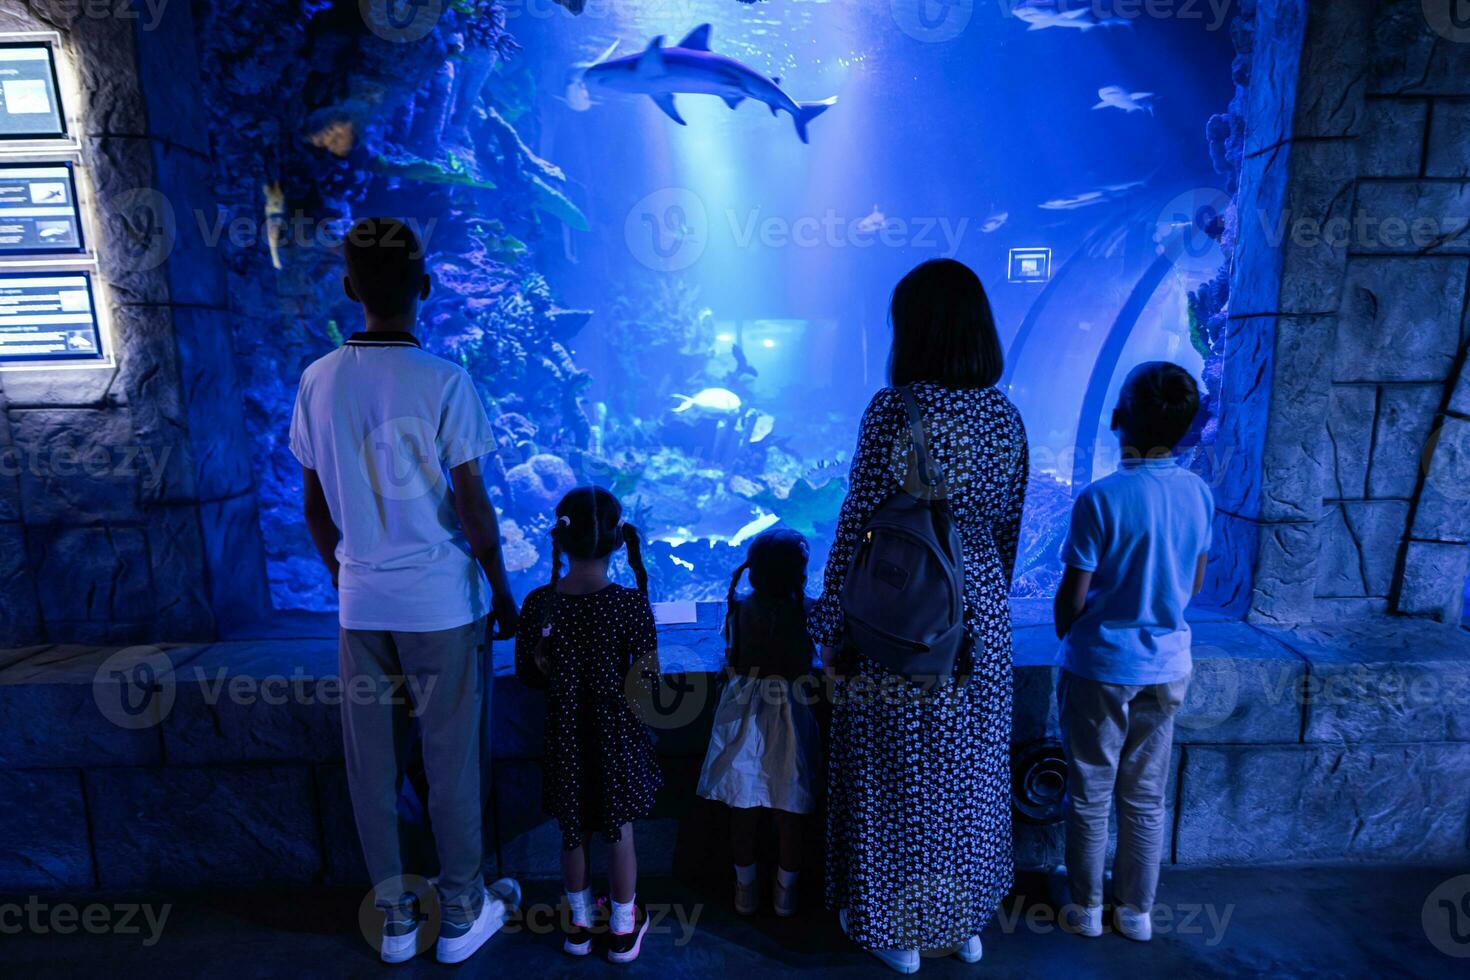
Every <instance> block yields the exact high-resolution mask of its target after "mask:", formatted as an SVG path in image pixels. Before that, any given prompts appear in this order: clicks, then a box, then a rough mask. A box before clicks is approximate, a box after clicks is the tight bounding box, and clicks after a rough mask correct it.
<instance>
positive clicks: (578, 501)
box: [551, 486, 648, 592]
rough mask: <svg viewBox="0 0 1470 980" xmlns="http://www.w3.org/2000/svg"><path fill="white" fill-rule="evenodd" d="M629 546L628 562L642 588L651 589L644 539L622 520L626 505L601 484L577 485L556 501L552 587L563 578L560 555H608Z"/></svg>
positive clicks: (639, 586) (601, 556)
mask: <svg viewBox="0 0 1470 980" xmlns="http://www.w3.org/2000/svg"><path fill="white" fill-rule="evenodd" d="M623 545H627V546H628V566H629V567H630V568H632V569H633V577H634V578H635V579H637V581H638V588H639V590H640V591H642V592H647V591H648V570H647V569H646V568H644V566H643V542H642V539H641V538H639V536H638V529H637V528H636V527H634V526H633V525H631V524H624V523H623V505H622V504H620V503H619V502H618V498H617V497H614V496H613V495H612V494H611V493H609V492H608V491H606V490H604V489H603V488H602V487H593V486H586V487H577V488H576V489H574V490H571V491H570V492H568V493H567V495H566V496H565V497H563V498H561V503H559V504H557V505H556V524H555V526H553V527H552V529H551V587H552V588H553V589H554V588H556V584H557V582H559V581H560V580H561V558H562V555H568V556H569V557H572V558H577V559H581V560H584V561H590V560H593V559H597V558H606V557H607V556H608V555H611V554H612V553H613V552H614V551H617V550H618V548H620V547H622V546H623Z"/></svg>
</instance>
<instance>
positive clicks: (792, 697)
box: [699, 596, 822, 813]
mask: <svg viewBox="0 0 1470 980" xmlns="http://www.w3.org/2000/svg"><path fill="white" fill-rule="evenodd" d="M762 607H767V608H762ZM768 607H769V603H766V602H763V601H762V600H760V599H759V598H758V597H757V596H747V597H745V598H743V599H740V600H737V602H736V608H735V609H734V610H732V615H731V616H730V618H729V620H728V621H727V644H728V646H729V650H728V651H727V656H728V658H729V663H730V665H731V669H730V671H729V678H728V680H727V681H726V684H725V689H724V690H723V691H722V692H721V694H720V701H719V704H718V705H717V706H716V708H715V720H714V725H713V727H712V728H711V729H710V739H709V749H708V751H707V752H706V753H705V756H704V769H703V770H702V771H701V772H700V775H699V795H700V796H702V797H704V798H705V799H709V800H717V801H719V802H721V803H724V804H727V805H729V806H732V807H741V808H745V807H757V806H760V807H769V808H771V809H773V810H785V811H787V812H789V813H811V812H812V811H814V810H815V809H816V800H817V797H816V793H817V786H818V785H819V782H818V780H819V777H820V773H821V766H822V761H821V758H822V739H821V733H820V731H819V730H818V728H817V719H816V716H815V715H814V714H813V712H812V704H813V703H814V702H815V701H816V699H817V698H818V697H819V696H820V694H821V688H820V685H819V684H817V683H816V678H815V673H814V671H813V670H812V652H813V651H812V645H811V642H810V640H808V639H807V637H806V636H805V634H804V632H803V633H799V634H796V636H794V637H791V638H790V639H789V641H788V640H787V639H786V638H783V640H782V641H778V642H762V640H763V639H765V636H764V635H763V634H764V633H765V630H763V629H760V628H752V625H753V623H759V624H762V625H764V626H767V627H769V626H770V625H771V620H772V618H774V620H775V621H776V622H777V623H781V622H782V621H785V620H789V622H790V623H791V624H794V625H796V626H797V627H800V625H801V611H800V610H799V609H794V610H793V612H795V613H796V615H793V616H789V617H788V616H781V615H780V613H779V611H777V613H776V615H775V616H774V617H771V616H768V615H765V614H766V613H769V612H770V610H769V608H768ZM730 624H733V626H732V625H730ZM741 624H743V625H741ZM782 632H783V633H784V632H785V631H782ZM732 634H733V637H734V639H731V638H730V637H731V635H732Z"/></svg>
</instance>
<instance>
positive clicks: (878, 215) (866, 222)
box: [857, 204, 888, 235]
mask: <svg viewBox="0 0 1470 980" xmlns="http://www.w3.org/2000/svg"><path fill="white" fill-rule="evenodd" d="M887 227H888V215H886V214H884V213H883V212H882V211H879V210H878V205H876V204H875V205H873V213H872V214H870V215H868V216H867V217H866V218H864V219H863V220H861V221H859V222H858V223H857V230H858V231H860V232H863V233H864V234H869V235H871V234H874V233H876V232H880V231H882V230H883V229H884V228H887Z"/></svg>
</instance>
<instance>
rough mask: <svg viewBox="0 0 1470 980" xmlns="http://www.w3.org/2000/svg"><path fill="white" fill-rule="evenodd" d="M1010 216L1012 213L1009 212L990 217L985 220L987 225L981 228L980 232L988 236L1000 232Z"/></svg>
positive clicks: (998, 212) (996, 213)
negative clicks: (993, 232)
mask: <svg viewBox="0 0 1470 980" xmlns="http://www.w3.org/2000/svg"><path fill="white" fill-rule="evenodd" d="M1010 216H1011V213H1010V212H1009V211H997V212H995V213H994V214H992V215H991V216H990V217H988V218H986V219H985V223H984V224H982V225H981V226H980V231H981V232H983V233H984V234H987V235H988V234H990V233H991V232H992V231H996V230H998V229H999V228H1000V226H1001V225H1003V224H1005V223H1006V221H1007V219H1009V218H1010Z"/></svg>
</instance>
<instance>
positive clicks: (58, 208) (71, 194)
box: [0, 163, 82, 255]
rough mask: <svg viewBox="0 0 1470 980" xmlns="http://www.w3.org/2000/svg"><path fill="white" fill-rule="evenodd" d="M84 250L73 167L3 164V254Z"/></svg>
mask: <svg viewBox="0 0 1470 980" xmlns="http://www.w3.org/2000/svg"><path fill="white" fill-rule="evenodd" d="M81 250H82V216H81V212H80V211H79V210H78V208H77V187H76V181H75V180H73V179H72V169H71V167H70V166H69V165H67V164H64V163H58V164H44V165H30V164H4V165H0V255H4V254H8V253H23V254H34V253H37V252H80V251H81Z"/></svg>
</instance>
